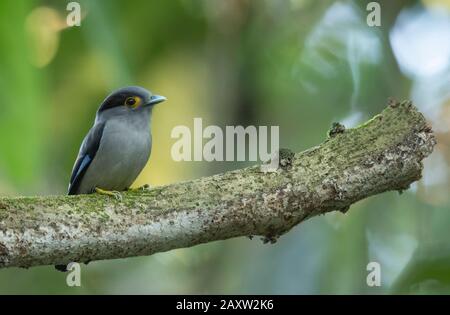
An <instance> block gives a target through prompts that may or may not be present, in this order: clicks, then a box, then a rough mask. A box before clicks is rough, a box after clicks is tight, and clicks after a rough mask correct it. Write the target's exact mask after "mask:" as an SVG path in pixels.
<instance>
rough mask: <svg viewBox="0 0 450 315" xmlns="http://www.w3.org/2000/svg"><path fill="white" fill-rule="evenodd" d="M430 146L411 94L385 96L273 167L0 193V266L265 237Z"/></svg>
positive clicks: (362, 190) (412, 164)
mask: <svg viewBox="0 0 450 315" xmlns="http://www.w3.org/2000/svg"><path fill="white" fill-rule="evenodd" d="M434 145H435V138H434V135H433V133H432V131H431V128H430V127H429V126H428V125H427V123H426V121H425V119H424V117H423V116H422V114H421V113H419V112H418V111H417V110H416V108H415V107H414V106H412V104H411V103H410V102H407V101H405V102H401V103H398V102H391V103H390V105H389V106H388V107H387V108H386V109H385V110H384V111H383V112H382V113H381V114H379V115H377V116H375V117H374V118H372V119H371V120H369V121H368V122H366V123H364V124H362V125H361V126H359V127H357V128H353V129H345V128H343V126H342V125H337V124H336V125H335V126H334V129H333V128H332V130H331V132H329V133H328V137H326V139H325V140H324V142H323V143H322V144H320V145H318V146H316V147H314V148H311V149H309V150H306V151H304V152H300V153H296V154H294V153H292V152H291V151H289V150H281V151H280V154H279V156H280V168H279V169H278V170H277V171H276V172H269V173H265V172H262V171H261V170H260V167H259V166H257V165H255V166H252V167H249V168H245V169H241V170H236V171H232V172H227V173H223V174H218V175H214V176H210V177H205V178H201V179H197V180H193V181H187V182H182V183H176V184H172V185H167V186H162V187H155V188H152V189H150V190H149V191H146V192H125V193H123V200H122V201H121V202H119V201H117V200H115V199H113V198H108V197H104V196H99V195H84V196H81V195H80V196H40V197H2V198H0V267H11V266H19V267H30V266H36V265H48V264H66V263H69V262H71V261H76V262H86V261H92V260H100V259H113V258H122V257H131V256H139V255H150V254H153V253H157V252H162V251H167V250H170V249H174V248H180V247H188V246H193V245H196V244H200V243H205V242H210V241H215V240H222V239H227V238H232V237H237V236H248V235H260V236H262V237H263V239H264V241H265V242H274V241H275V240H276V239H277V238H278V237H279V236H280V235H282V234H283V233H286V232H287V231H289V230H290V229H291V228H292V227H293V226H295V225H297V224H298V223H300V222H302V221H303V220H306V219H308V218H310V217H313V216H315V215H318V214H323V213H326V212H329V211H336V210H337V211H342V212H346V211H347V210H348V209H349V207H350V206H351V204H353V203H354V202H356V201H358V200H361V199H363V198H366V197H368V196H371V195H374V194H378V193H382V192H384V191H388V190H398V191H402V190H404V189H407V187H409V185H410V184H411V183H412V182H414V181H416V180H418V179H419V178H420V176H421V171H422V167H423V166H422V160H423V159H424V158H425V157H426V156H428V155H429V154H430V153H431V152H432V150H433V147H434Z"/></svg>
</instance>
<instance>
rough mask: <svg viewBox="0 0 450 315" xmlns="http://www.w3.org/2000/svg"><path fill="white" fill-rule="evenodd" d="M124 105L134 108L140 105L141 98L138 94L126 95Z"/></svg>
mask: <svg viewBox="0 0 450 315" xmlns="http://www.w3.org/2000/svg"><path fill="white" fill-rule="evenodd" d="M125 105H127V106H129V107H131V108H136V107H138V106H139V105H141V98H140V97H138V96H132V97H128V98H127V99H126V100H125Z"/></svg>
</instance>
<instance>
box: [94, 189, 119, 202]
mask: <svg viewBox="0 0 450 315" xmlns="http://www.w3.org/2000/svg"><path fill="white" fill-rule="evenodd" d="M95 192H96V193H97V194H100V195H105V196H110V197H114V198H115V199H116V200H118V201H122V195H121V194H120V192H118V191H110V190H103V189H101V188H98V187H95Z"/></svg>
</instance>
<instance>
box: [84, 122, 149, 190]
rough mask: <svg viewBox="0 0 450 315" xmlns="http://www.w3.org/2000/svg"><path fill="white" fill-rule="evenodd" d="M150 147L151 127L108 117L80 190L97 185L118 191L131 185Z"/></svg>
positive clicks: (145, 161)
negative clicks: (135, 127)
mask: <svg viewBox="0 0 450 315" xmlns="http://www.w3.org/2000/svg"><path fill="white" fill-rule="evenodd" d="M150 150H151V137H150V130H148V128H145V129H143V128H140V129H131V128H129V127H127V126H125V124H123V123H121V122H120V121H114V120H113V121H108V122H107V124H106V126H105V129H104V131H103V135H102V139H101V141H100V146H99V148H98V151H97V154H96V155H95V158H94V160H93V161H92V162H91V164H90V165H89V167H88V169H87V171H86V173H85V175H84V177H83V179H82V180H81V185H80V189H79V192H80V193H90V192H92V191H93V189H95V187H98V188H101V189H105V190H117V191H122V190H125V189H127V188H129V187H130V186H131V184H132V183H133V182H134V181H135V179H136V178H137V176H138V175H139V173H140V172H141V171H142V169H143V168H144V166H145V164H146V163H147V161H148V158H149V157H150Z"/></svg>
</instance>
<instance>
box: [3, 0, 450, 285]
mask: <svg viewBox="0 0 450 315" xmlns="http://www.w3.org/2000/svg"><path fill="white" fill-rule="evenodd" d="M68 2H69V1H60V0H58V1H57V0H35V1H12V0H6V1H1V2H0V194H2V195H24V194H64V193H65V192H66V187H67V182H68V178H69V175H70V171H71V167H72V163H73V161H74V159H75V157H76V154H77V151H78V148H79V145H80V143H81V140H82V139H83V136H84V135H85V134H86V132H87V131H88V130H89V128H90V126H91V125H92V123H93V119H94V115H95V111H96V109H97V107H98V105H99V103H100V102H101V101H102V99H103V97H105V95H106V94H107V93H109V92H110V91H111V90H113V89H115V88H117V87H120V86H124V85H142V86H145V87H148V88H150V89H151V90H152V91H154V92H157V93H159V94H162V95H165V96H167V97H168V99H169V101H168V102H167V103H164V105H161V106H160V107H157V109H156V111H155V114H154V121H153V125H152V129H153V135H154V147H153V152H152V157H151V159H150V161H149V164H148V165H147V167H146V168H145V170H144V171H143V173H142V174H141V176H140V177H139V178H138V180H137V182H136V185H138V184H143V183H150V184H151V185H160V184H166V183H171V182H176V181H180V180H185V179H190V178H196V177H201V176H205V175H208V174H213V173H218V172H223V171H225V170H229V169H235V168H239V167H243V166H245V165H247V164H249V163H244V162H236V163H231V162H216V163H207V162H179V163H177V162H174V161H172V159H171V158H170V148H171V145H172V144H173V142H174V140H173V139H171V138H170V131H171V130H172V128H173V127H174V126H176V125H180V124H184V125H187V126H192V124H193V118H194V117H202V118H203V119H204V121H205V124H215V125H219V126H225V125H238V124H242V125H250V124H251V125H279V126H280V133H281V139H280V140H281V146H282V147H289V148H291V149H293V150H303V149H306V148H308V147H311V146H313V145H316V144H318V143H320V142H321V141H323V140H324V138H325V134H326V131H327V130H328V128H329V126H330V125H331V123H332V122H334V121H343V122H344V123H345V124H347V126H352V125H356V124H357V123H360V122H362V121H364V120H365V119H367V118H369V117H371V116H372V115H374V114H375V113H378V112H379V111H380V110H381V109H382V108H383V107H384V106H385V104H386V100H387V98H388V97H389V96H393V97H396V98H398V99H403V98H412V97H417V95H416V94H414V87H415V86H416V85H417V84H418V81H417V78H414V77H408V76H406V75H405V74H404V73H402V71H401V70H400V67H399V62H401V60H399V59H398V57H396V55H395V53H394V51H393V49H392V46H391V38H390V35H391V31H392V29H393V28H394V27H396V26H395V25H396V24H395V23H396V21H397V17H398V16H399V14H401V12H404V11H405V10H409V9H410V8H415V9H416V10H417V11H418V12H428V11H429V10H432V9H433V8H434V5H435V4H436V3H437V4H439V5H441V6H440V10H442V12H443V13H442V14H444V15H445V16H446V18H447V19H449V20H450V18H449V10H447V9H446V8H447V7H448V8H450V5H448V1H446V0H442V1H438V0H436V1H422V2H420V1H395V2H394V1H379V2H380V3H381V4H382V10H383V11H382V26H380V27H372V28H371V27H368V26H367V24H366V15H367V11H366V4H367V3H368V2H369V1H329V0H328V1H314V0H289V1H269V0H264V1H256V0H253V1H251V0H232V1H219V0H214V1H206V0H203V1H200V0H177V1H156V0H153V1H144V0H142V1H137V0H136V1H124V0H111V1H106V0H95V1H80V4H81V7H82V12H83V19H82V21H81V26H80V27H67V25H66V23H65V19H66V15H67V13H68V12H67V11H66V5H67V3H68ZM446 5H448V6H447V7H446ZM440 40H441V41H442V42H445V38H440ZM429 50H430V51H431V50H432V51H445V49H441V50H439V47H437V48H436V47H429ZM411 53H413V51H412V50H411ZM449 73H450V67H448V68H446V69H444V70H443V71H442V73H441V74H440V75H441V77H440V78H442V79H446V80H447V79H448V77H449V75H448V74H449ZM434 79H435V80H437V79H436V78H434ZM420 82H422V81H420ZM420 82H419V83H420ZM447 86H448V87H450V84H448V85H447ZM448 87H447V90H440V93H441V94H439V96H442V95H448V96H447V97H441V98H439V102H437V104H439V107H437V108H434V109H435V110H438V111H439V113H440V114H439V115H438V117H439V119H443V121H447V122H449V124H450V110H449V108H450V92H449V91H448V89H449V88H448ZM444 92H445V93H447V92H448V94H445V93H444ZM419 99H420V98H419ZM435 99H436V100H438V97H435ZM418 103H419V104H418V105H420V102H418ZM420 108H421V109H422V110H423V111H424V113H425V115H427V114H428V111H427V110H425V109H424V108H426V107H420ZM427 117H428V116H427ZM433 122H434V121H433ZM449 139H450V137H449V132H448V131H445V130H443V131H438V140H439V146H438V147H437V148H436V152H435V153H433V156H434V157H433V156H432V157H430V159H431V161H435V160H434V159H435V158H436V159H438V160H439V161H441V163H440V164H436V163H434V162H431V163H429V164H426V165H425V178H424V180H421V181H420V182H419V183H417V184H414V186H413V187H412V189H410V190H408V191H407V192H405V193H404V194H403V195H401V196H399V195H398V194H397V193H385V194H383V195H379V196H375V197H372V198H369V199H367V200H364V201H361V202H359V203H357V204H355V205H354V206H353V207H352V208H351V209H350V211H349V212H348V213H347V214H346V215H343V214H341V213H331V214H328V215H325V216H321V217H317V218H313V219H311V220H309V221H307V222H306V223H303V224H301V225H300V226H298V227H296V228H295V229H294V230H293V231H291V232H289V233H288V234H286V235H285V236H283V237H281V238H280V240H279V241H278V242H277V243H276V244H275V245H263V244H262V242H260V241H258V240H255V239H254V240H248V239H244V238H240V239H233V240H228V241H223V242H215V243H211V244H205V245H200V246H196V247H194V248H189V249H180V250H174V251H171V252H168V253H160V254H156V255H153V256H151V257H138V258H129V259H122V260H113V261H102V262H94V263H91V264H89V265H87V266H83V267H82V287H80V288H70V287H67V286H66V282H65V275H64V274H62V273H59V272H56V271H54V270H53V267H50V266H49V267H37V268H32V269H29V270H20V269H15V268H13V269H6V270H0V293H5V294H8V293H33V294H34V293H64V294H79V293H97V294H103V293H259V294H280V293H282V294H298V293H306V294H310V293H327V294H330V293H331V294H333V293H338V294H346V293H358V294H366V293H367V294H368V293H374V294H383V293H394V294H395V293H450V290H449V288H450V285H449V275H450V264H449V263H448V262H449V255H450V251H449V249H450V248H449V246H448V239H449V236H450V234H449V233H450V232H449V229H448V222H450V221H449V220H450V211H449V208H450V201H449V198H448V189H449V185H448V183H449V175H448V174H449V171H448V160H449V158H450V149H449V143H450V140H449ZM433 165H439V169H437V170H435V169H434V168H433ZM429 170H432V171H433V172H429ZM436 171H437V173H439V174H441V175H440V177H439V178H440V180H439V181H436V180H434V181H433V179H435V178H437V176H436V174H437V173H436ZM427 172H428V173H427ZM442 174H443V175H442ZM371 261H377V262H379V263H380V264H381V268H382V285H381V287H369V286H367V284H366V276H367V274H368V271H367V270H366V266H367V264H368V263H369V262H371Z"/></svg>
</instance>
